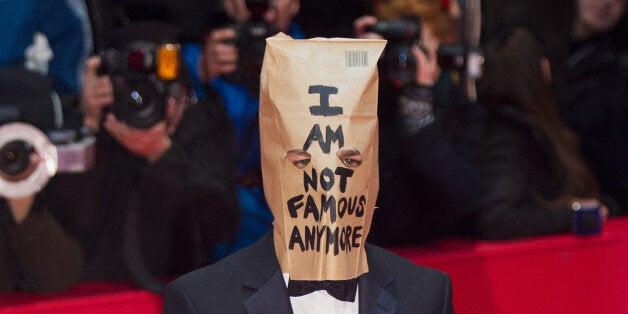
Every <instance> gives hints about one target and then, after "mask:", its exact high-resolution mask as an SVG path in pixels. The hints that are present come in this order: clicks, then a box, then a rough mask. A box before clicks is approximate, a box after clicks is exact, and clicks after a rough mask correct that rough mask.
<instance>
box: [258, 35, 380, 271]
mask: <svg viewBox="0 0 628 314" xmlns="http://www.w3.org/2000/svg"><path fill="white" fill-rule="evenodd" d="M266 42H267V45H266V52H265V55H264V63H263V66H262V74H261V90H260V111H259V122H260V135H261V147H262V156H261V157H262V174H263V180H264V193H265V196H266V199H267V201H268V204H269V206H270V208H271V210H272V212H273V215H274V217H275V221H274V240H275V249H276V254H277V256H278V259H279V262H280V264H281V268H282V271H283V272H284V273H290V279H293V280H344V279H351V278H356V277H358V276H359V275H361V274H363V273H365V272H367V271H368V265H367V262H366V254H365V251H364V242H365V240H366V236H367V234H368V232H369V226H370V223H371V218H372V215H373V209H374V206H375V200H376V197H377V192H378V189H379V178H378V156H377V149H378V137H377V89H378V73H377V60H378V59H379V56H380V54H381V53H382V50H383V49H384V46H385V44H386V41H385V40H359V39H342V38H334V39H325V38H315V39H309V40H293V39H292V38H290V37H289V36H287V35H284V34H278V35H276V36H274V37H271V38H269V39H267V41H266ZM356 151H357V152H359V155H358V154H356Z"/></svg>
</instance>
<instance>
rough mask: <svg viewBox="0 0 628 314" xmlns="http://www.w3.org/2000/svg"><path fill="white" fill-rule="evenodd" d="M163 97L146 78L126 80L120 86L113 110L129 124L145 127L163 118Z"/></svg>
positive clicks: (140, 127)
mask: <svg viewBox="0 0 628 314" xmlns="http://www.w3.org/2000/svg"><path fill="white" fill-rule="evenodd" d="M165 99H166V98H165V97H163V96H162V95H161V93H160V92H159V91H158V90H157V88H156V87H155V83H152V82H150V81H148V80H147V79H139V78H138V79H133V80H127V84H126V86H122V87H121V91H120V92H119V97H117V100H118V101H116V104H114V107H113V112H114V114H115V115H116V117H118V118H119V119H120V120H122V121H124V122H126V123H128V124H129V125H131V126H133V127H136V128H139V129H147V128H150V127H151V126H153V125H155V124H156V123H157V122H159V121H160V120H162V119H164V118H165Z"/></svg>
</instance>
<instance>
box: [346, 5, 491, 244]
mask: <svg viewBox="0 0 628 314" xmlns="http://www.w3.org/2000/svg"><path fill="white" fill-rule="evenodd" d="M454 2H455V1H454ZM375 9H376V13H377V16H378V17H377V18H376V17H373V16H365V17H361V18H359V19H357V20H356V21H355V24H354V25H355V29H356V34H357V36H358V37H359V38H368V37H378V38H381V37H382V36H381V35H380V34H379V33H375V32H373V30H374V31H378V25H377V23H378V21H379V20H381V21H384V22H386V23H392V22H393V21H404V20H405V21H408V19H404V20H400V19H401V18H402V17H405V16H407V15H408V14H411V15H418V16H419V17H420V20H421V21H422V23H421V24H420V25H418V24H416V23H412V24H410V25H408V26H407V28H408V29H415V30H417V31H418V30H420V33H419V34H420V42H419V43H418V45H417V43H416V42H415V43H413V41H412V40H411V41H410V43H408V44H406V45H408V47H407V48H403V47H398V46H395V45H399V42H397V41H395V40H392V41H391V40H389V43H388V45H387V48H386V50H385V51H384V54H385V55H384V56H383V57H382V58H381V59H380V61H379V62H380V69H381V70H380V73H382V74H381V75H382V80H381V86H380V96H379V97H380V98H379V99H380V105H379V109H378V111H379V122H380V152H381V154H380V169H381V170H380V181H381V184H380V186H381V187H382V188H381V190H380V193H379V196H378V208H377V209H376V212H375V218H374V219H373V222H374V223H373V226H372V231H371V235H370V238H369V239H370V240H371V241H372V242H374V243H377V244H380V245H400V244H414V243H418V242H421V241H425V240H428V239H432V238H437V237H444V236H450V235H454V234H457V235H460V234H463V235H467V234H470V224H469V220H470V218H471V217H472V216H473V215H474V213H475V211H476V210H477V202H478V196H479V190H478V186H479V183H480V182H481V176H480V171H479V168H478V167H479V159H480V152H481V139H482V135H483V131H484V110H483V109H482V107H481V106H480V105H478V104H477V103H475V102H471V101H469V100H468V99H467V98H466V97H465V96H464V95H463V93H462V88H461V85H462V84H461V81H460V80H461V78H460V77H461V74H462V70H461V69H459V68H458V69H456V68H454V69H442V68H441V67H440V65H439V62H438V61H437V60H438V58H440V57H442V56H440V55H437V49H438V48H439V46H441V45H446V44H454V43H456V37H457V36H456V24H455V20H454V18H453V17H452V16H450V15H449V10H450V8H449V7H444V6H443V5H442V3H441V1H437V0H422V1H403V0H389V1H380V2H378V4H377V7H376V8H375ZM415 21H416V19H415ZM369 30H371V31H369ZM403 33H406V31H403ZM384 37H386V36H384ZM391 37H392V36H391ZM417 37H418V36H417ZM395 38H397V37H395ZM410 47H411V48H410ZM404 51H411V52H409V53H411V54H412V56H408V53H405V52H404ZM391 54H392V56H391ZM410 57H413V58H414V60H416V62H415V63H412V62H409V61H408V62H405V61H406V60H408V59H409V58H410ZM397 60H403V61H404V63H401V62H400V61H397ZM392 66H395V67H394V68H392ZM391 69H393V70H394V71H391Z"/></svg>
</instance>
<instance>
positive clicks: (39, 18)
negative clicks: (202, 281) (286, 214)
mask: <svg viewBox="0 0 628 314" xmlns="http://www.w3.org/2000/svg"><path fill="white" fill-rule="evenodd" d="M470 2H472V1H471V0H458V1H456V0H454V1H445V0H379V1H370V0H361V1H332V0H328V1H314V0H271V1H245V0H214V1H200V0H185V1H178V2H176V3H172V2H171V1H167V0H163V1H142V0H104V1H96V0H54V1H53V0H47V1H37V0H6V1H0V16H2V19H0V46H2V48H3V49H0V68H1V69H0V82H1V85H3V86H0V114H1V115H0V127H1V126H2V125H3V124H8V123H12V122H15V121H20V122H27V123H30V124H33V125H35V126H36V127H38V128H40V129H42V130H44V131H45V130H49V129H51V128H61V127H63V128H70V129H81V130H82V131H83V132H88V133H89V134H91V135H93V136H94V137H95V138H96V156H95V159H96V161H95V166H93V167H92V168H91V169H88V170H86V171H82V172H79V173H57V174H55V175H54V176H52V178H50V181H49V182H47V184H45V186H44V187H43V188H42V189H41V190H40V191H37V192H34V193H32V194H31V195H27V196H24V197H19V198H9V197H5V196H4V194H2V193H1V192H2V191H0V195H2V197H0V291H12V290H18V291H33V292H45V293H49V292H57V291H63V290H65V289H67V288H68V287H70V286H71V285H73V284H75V283H78V282H81V281H94V280H113V279H134V280H135V281H136V282H138V283H139V285H140V286H142V287H143V288H146V289H149V290H153V291H157V292H159V291H161V290H163V285H164V282H165V281H164V278H170V277H171V276H173V275H177V274H182V273H185V272H187V271H190V270H192V269H197V268H199V267H201V266H204V265H208V264H210V263H213V262H215V261H217V260H219V259H221V258H224V257H225V256H227V255H229V254H231V253H233V252H235V251H237V250H240V249H242V248H244V247H246V246H249V245H251V244H252V243H254V242H256V241H257V240H258V239H259V238H261V237H262V236H263V235H264V234H266V233H267V232H268V231H269V230H271V228H272V221H273V216H272V214H271V212H270V209H269V208H268V205H267V204H266V201H265V198H264V191H263V188H262V184H261V183H262V173H261V161H260V143H259V125H258V108H259V97H258V94H259V70H260V68H259V67H260V66H261V58H262V56H263V42H264V41H263V39H264V38H265V37H267V36H272V35H274V34H276V33H278V32H283V33H285V34H288V35H290V36H291V37H293V38H295V39H303V38H312V37H317V36H324V37H355V38H384V39H388V40H389V42H388V46H387V49H386V51H385V53H384V57H382V59H380V64H379V67H380V86H379V107H378V115H379V123H380V130H379V132H380V142H381V143H380V157H379V160H380V186H381V189H380V193H379V195H378V200H377V206H378V208H376V211H375V213H374V219H373V225H372V230H371V232H370V235H369V241H370V242H372V243H374V244H378V245H382V246H394V245H402V244H404V245H407V244H417V245H418V244H421V243H423V242H424V241H427V240H431V239H437V238H443V237H451V236H464V237H473V238H480V239H491V240H494V239H512V238H523V237H529V236H539V235H548V234H556V233H564V232H569V231H570V229H571V228H573V216H574V209H575V206H593V207H596V208H597V209H598V211H599V222H600V223H601V224H603V223H604V222H605V221H606V220H607V219H612V217H614V216H618V215H625V214H628V18H627V17H626V12H627V11H628V9H627V8H626V7H627V6H628V4H627V1H626V0H574V1H572V2H570V5H571V6H570V7H568V8H566V9H565V8H562V7H561V8H560V10H559V11H555V12H554V10H556V9H557V6H558V5H555V4H554V3H555V2H556V3H557V1H545V2H544V1H536V0H528V1H517V0H512V1H505V2H504V1H499V0H484V1H482V2H481V4H482V13H483V14H482V17H481V25H482V37H481V41H480V43H479V44H480V45H479V48H480V51H482V54H483V58H484V64H483V66H482V75H481V76H480V77H479V78H478V79H477V82H474V83H477V90H473V91H471V90H470V87H469V85H468V84H466V83H467V81H468V80H469V73H467V69H468V68H467V67H465V66H466V64H462V65H457V66H455V65H454V66H452V65H451V64H448V65H445V64H444V63H442V62H441V61H442V60H441V59H442V57H443V55H444V53H443V52H442V50H441V49H439V48H441V47H445V46H448V47H459V48H461V49H462V50H461V51H462V53H461V56H462V57H464V56H466V53H467V52H468V50H467V49H466V48H471V47H469V44H468V41H467V39H468V38H467V37H468V36H469V29H468V28H469V25H465V21H468V19H469V14H466V15H465V12H467V13H468V10H469V9H468V7H469V6H468V4H469V3H470ZM478 3H479V1H478ZM561 3H562V2H561ZM513 12H514V13H513ZM408 16H418V17H419V18H420V19H415V20H411V21H414V22H411V23H414V24H410V26H412V25H414V26H416V30H417V31H418V32H419V34H418V35H417V40H412V41H410V43H411V44H410V45H408V47H397V46H395V45H399V43H398V42H395V41H393V40H392V38H390V37H387V36H389V35H388V34H386V33H383V32H378V31H377V28H376V26H377V25H378V23H380V22H390V21H401V20H404V19H405V21H408V20H407V18H408ZM513 16H516V18H513ZM543 17H545V18H543ZM260 27H261V28H262V29H263V30H264V31H265V32H266V33H264V34H263V35H262V36H260V38H257V37H255V36H252V35H251V34H248V33H247V30H249V29H253V28H260ZM465 27H466V28H465ZM165 40H168V41H171V42H176V43H177V45H179V47H180V50H179V57H180V67H181V71H179V72H180V75H181V79H180V81H181V84H179V85H174V86H176V88H166V87H163V86H170V85H166V84H164V83H155V84H156V85H157V86H158V87H159V88H158V89H159V92H160V93H158V94H159V95H160V97H158V98H157V100H156V101H157V102H163V104H161V106H160V107H159V108H161V107H163V116H161V117H160V118H159V119H158V120H157V121H155V122H154V123H153V124H150V125H147V126H137V125H133V124H132V123H131V122H129V121H126V120H124V119H123V118H122V117H121V116H119V115H118V114H116V111H115V110H116V109H115V106H116V104H117V103H120V102H126V103H129V101H130V100H129V97H131V98H133V99H132V101H133V102H134V103H136V104H139V105H142V103H141V102H142V101H144V102H145V103H148V102H149V101H155V100H154V99H152V100H151V99H149V97H146V99H143V100H142V99H139V100H138V98H137V97H136V96H137V95H136V94H133V93H132V92H131V93H128V94H124V93H120V90H121V89H124V88H125V87H128V85H129V84H132V82H134V81H132V80H123V79H120V78H119V77H117V76H114V75H111V72H107V70H110V69H108V68H110V67H111V64H109V63H110V62H111V61H110V60H109V59H107V57H106V54H105V53H104V52H105V51H107V49H108V48H112V47H113V48H116V49H118V50H120V49H126V48H128V47H130V45H132V44H134V43H137V42H151V43H158V44H159V43H162V42H164V41H165ZM42 41H43V46H45V47H48V48H47V49H43V48H41V47H39V45H41V44H42ZM260 42H261V43H262V45H261V46H260V45H259V43H260ZM36 43H37V44H36ZM36 47H39V49H35V48H36ZM260 47H261V48H260ZM395 48H398V49H401V48H404V49H405V48H407V50H405V51H404V52H400V50H398V49H397V50H395ZM473 48H477V47H473ZM402 56H403V60H401V59H400V58H402ZM391 57H392V60H394V62H392V63H390V62H388V60H391ZM408 59H411V60H414V62H406V61H407V60H408ZM402 61H403V66H404V67H408V68H407V69H406V68H403V70H404V71H405V72H404V73H402V74H403V75H402V76H399V74H400V73H393V74H392V75H389V74H390V71H394V70H395V69H391V64H395V65H397V66H398V65H399V62H402ZM396 70H399V69H396ZM395 75H397V76H395ZM20 78H21V80H20ZM33 82H37V83H35V84H33ZM39 82H41V83H39ZM150 82H152V83H154V79H153V78H152V76H151V79H150ZM125 84H126V85H125ZM133 84H134V83H133ZM162 89H163V90H162ZM16 91H18V93H16ZM475 91H477V93H474V92H475ZM19 93H21V95H17V94H19ZM35 95H44V97H43V98H44V101H42V102H41V107H37V106H38V105H37V104H35V105H34V106H33V105H32V103H33V102H35V101H36V100H37V101H39V100H38V99H37V98H35ZM47 95H52V96H51V97H47ZM120 95H122V96H123V97H127V98H125V99H121V96H120ZM133 95H135V96H133ZM50 99H53V100H50ZM57 103H58V106H57ZM55 106H56V107H55ZM9 107H11V108H17V109H18V111H19V113H20V115H18V116H17V117H5V113H6V112H8V109H5V108H9ZM57 107H60V108H61V110H62V116H63V119H62V121H63V123H59V121H57V120H55V121H53V120H54V117H55V112H57V111H58V110H57V109H51V108H57ZM32 108H36V109H35V110H33V109H32ZM0 130H1V129H0ZM0 137H2V135H1V134H0ZM5 144H6V143H0V146H1V145H5ZM3 149H4V147H0V151H1V152H2V153H3V154H5V151H4V150H3ZM6 157H7V156H5V155H0V180H3V181H6V182H15V181H19V180H21V178H15V177H12V176H11V174H10V173H6V172H7V169H6V167H4V166H3V165H4V164H3V163H5V162H6V161H7V160H6ZM2 158H5V159H2ZM3 171H4V172H3Z"/></svg>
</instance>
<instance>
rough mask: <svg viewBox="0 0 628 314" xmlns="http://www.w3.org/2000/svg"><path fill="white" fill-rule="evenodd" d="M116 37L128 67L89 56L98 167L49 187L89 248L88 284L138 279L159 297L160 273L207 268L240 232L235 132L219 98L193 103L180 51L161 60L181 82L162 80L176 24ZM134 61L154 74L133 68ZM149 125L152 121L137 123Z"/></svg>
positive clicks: (87, 105) (124, 31) (88, 115)
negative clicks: (218, 246)
mask: <svg viewBox="0 0 628 314" xmlns="http://www.w3.org/2000/svg"><path fill="white" fill-rule="evenodd" d="M92 13H93V12H92ZM110 34H112V37H111V41H110V42H109V43H110V45H111V46H110V47H112V48H114V49H113V53H114V54H115V55H119V56H123V57H122V59H118V60H130V61H128V63H127V62H121V63H118V62H111V60H109V59H107V58H106V57H105V58H101V57H98V56H96V57H92V58H90V59H89V60H88V63H87V68H86V72H85V74H84V88H83V93H82V97H81V99H82V102H81V105H82V107H83V112H84V115H85V118H84V122H85V125H86V126H89V127H90V128H91V129H92V130H93V132H96V135H97V145H98V148H99V151H98V152H99V153H98V157H99V160H98V163H97V166H96V167H95V168H94V169H92V170H91V171H89V172H87V173H84V174H76V175H63V176H56V177H55V178H54V179H53V180H52V182H51V186H52V187H51V190H52V191H53V192H54V195H55V199H54V201H55V209H56V214H57V215H58V216H59V217H60V220H61V221H62V222H63V223H64V225H65V226H66V229H67V230H68V231H69V232H70V233H71V234H73V235H75V236H76V237H77V238H78V240H79V242H80V243H81V245H82V247H83V248H84V251H85V263H86V271H85V274H84V276H83V280H87V281H91V280H110V279H123V278H125V279H128V278H133V279H135V280H136V281H137V282H138V283H139V285H140V286H142V287H143V288H147V289H149V290H152V291H156V292H159V291H161V289H162V288H163V283H161V282H158V281H156V280H155V278H154V276H159V275H172V274H179V273H182V272H185V271H189V270H192V269H195V268H197V267H200V266H202V265H206V264H208V263H210V262H211V257H210V256H208V254H207V253H208V252H209V251H210V248H211V247H212V246H213V245H214V244H215V243H217V242H221V241H225V240H226V239H228V238H230V237H231V236H232V235H233V233H234V231H235V228H236V225H237V221H238V210H237V207H236V200H235V194H234V190H233V187H232V184H231V180H232V177H233V173H232V171H233V169H234V164H232V162H233V160H235V157H234V149H233V140H234V139H233V127H232V126H231V124H230V123H229V120H228V118H227V116H226V113H225V111H224V108H223V106H222V104H221V103H220V101H217V100H216V99H215V98H210V97H208V98H206V99H204V100H203V101H201V102H199V103H196V104H193V103H192V101H191V99H192V98H190V95H189V93H188V92H189V90H188V88H187V86H188V81H189V79H188V78H187V77H186V72H185V69H184V68H183V67H182V66H181V64H182V61H181V60H180V57H179V55H178V52H172V54H169V55H171V56H172V55H175V56H176V58H175V59H170V60H167V61H165V62H174V64H171V65H172V67H170V69H179V71H178V72H176V71H175V73H174V74H175V76H176V78H174V79H172V78H171V79H169V80H165V79H161V78H159V79H157V77H158V76H159V74H157V75H156V74H155V71H156V72H159V71H160V70H161V69H160V66H159V64H160V62H162V61H161V60H162V59H160V58H161V57H160V56H158V55H157V54H158V53H160V51H159V49H160V47H161V46H163V45H162V44H161V43H162V42H163V41H164V40H167V41H169V42H172V40H173V39H176V38H177V36H176V34H177V28H176V27H174V26H172V25H169V24H168V25H164V23H152V22H150V23H137V24H131V25H128V26H124V27H120V28H118V29H116V30H115V31H113V32H112V33H110ZM166 46H168V45H166ZM171 46H173V47H178V46H177V43H176V42H174V43H171ZM134 47H139V49H138V50H134ZM164 53H166V52H164ZM140 55H141V56H142V57H141V58H140ZM136 57H137V58H140V59H142V60H144V61H147V60H155V62H156V63H157V65H155V67H156V68H154V69H153V67H152V66H150V67H148V68H146V69H141V70H138V71H136V70H135V69H131V67H133V66H134V63H133V62H132V60H136V59H135V58H136ZM127 58H128V59H127ZM113 60H117V59H115V58H114V59H113ZM144 64H146V63H145V62H139V63H138V64H135V65H139V66H142V65H144ZM120 65H122V66H120ZM102 68H105V70H107V71H106V73H109V75H101V74H100V73H99V69H102ZM138 108H142V109H147V110H148V111H147V112H149V113H150V115H149V116H148V117H144V113H142V112H143V111H142V110H140V111H135V110H136V109H138ZM135 118H137V119H135ZM143 118H148V121H150V123H146V121H143V122H140V123H137V124H136V122H138V121H142V119H143Z"/></svg>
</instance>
